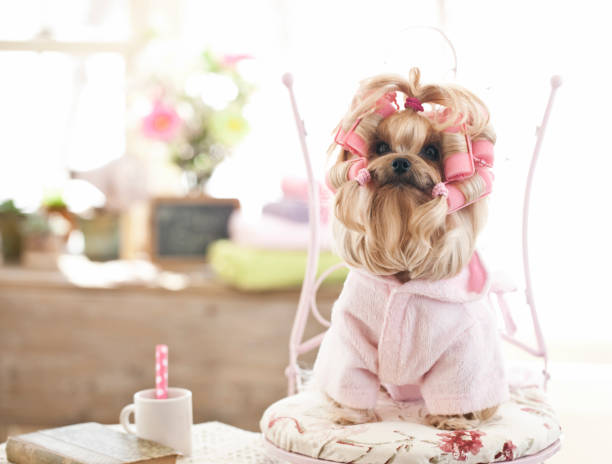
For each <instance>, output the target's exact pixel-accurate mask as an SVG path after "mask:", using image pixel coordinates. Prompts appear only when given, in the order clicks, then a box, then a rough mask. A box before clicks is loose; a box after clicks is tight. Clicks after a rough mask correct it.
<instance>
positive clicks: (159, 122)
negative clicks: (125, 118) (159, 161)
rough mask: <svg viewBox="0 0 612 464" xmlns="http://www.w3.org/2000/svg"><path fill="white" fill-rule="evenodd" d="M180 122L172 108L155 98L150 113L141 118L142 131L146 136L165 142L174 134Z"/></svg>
mask: <svg viewBox="0 0 612 464" xmlns="http://www.w3.org/2000/svg"><path fill="white" fill-rule="evenodd" d="M181 122H182V121H181V118H180V117H179V115H178V114H177V112H176V111H175V110H174V108H172V107H170V106H166V105H164V103H162V102H161V101H160V100H156V101H155V104H154V105H153V110H152V111H151V113H150V114H149V115H148V116H146V117H145V118H144V119H143V120H142V132H143V133H144V135H146V136H147V137H150V138H152V139H157V140H163V141H165V142H167V141H168V140H170V139H172V138H173V137H174V136H175V135H176V133H177V132H178V130H179V129H180V127H181Z"/></svg>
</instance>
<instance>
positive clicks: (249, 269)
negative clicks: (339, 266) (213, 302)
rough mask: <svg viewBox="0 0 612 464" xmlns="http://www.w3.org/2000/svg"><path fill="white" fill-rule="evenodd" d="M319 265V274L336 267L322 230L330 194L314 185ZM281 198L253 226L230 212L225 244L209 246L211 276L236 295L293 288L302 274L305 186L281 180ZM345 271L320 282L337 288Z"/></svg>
mask: <svg viewBox="0 0 612 464" xmlns="http://www.w3.org/2000/svg"><path fill="white" fill-rule="evenodd" d="M318 187H319V195H320V198H321V208H320V218H321V229H320V230H321V233H320V241H319V243H320V249H321V254H320V263H319V270H320V271H323V270H325V269H327V268H328V267H329V266H331V265H333V264H335V263H338V262H340V258H339V257H337V256H336V255H334V254H332V253H331V252H330V251H329V250H330V247H331V233H330V231H329V227H328V217H329V207H328V205H329V204H330V202H331V198H332V194H331V192H330V191H329V190H328V189H327V187H326V186H324V185H322V184H320V185H319V186H318ZM282 191H283V198H282V199H281V200H279V201H277V202H273V203H269V204H267V205H265V206H264V208H263V214H262V215H261V217H260V218H258V219H257V220H249V219H248V218H247V217H245V216H244V215H243V214H242V213H241V212H240V211H235V212H234V213H233V214H232V216H231V217H230V220H229V225H228V229H229V236H230V240H222V241H219V242H216V243H214V244H213V245H211V246H210V247H209V249H208V259H209V262H210V264H211V266H212V268H213V269H214V270H215V271H216V273H217V275H218V276H219V277H220V278H221V279H223V280H224V281H225V282H226V283H228V284H230V285H232V286H234V287H237V288H240V289H242V290H272V289H280V288H287V287H298V286H299V285H300V284H301V282H302V279H303V277H304V271H305V268H306V260H307V251H308V238H309V235H310V232H309V221H308V183H307V181H306V180H304V179H297V178H285V179H283V181H282ZM345 277H346V270H344V269H343V270H341V271H337V272H334V273H332V274H331V275H330V276H329V277H328V279H327V280H326V282H342V281H343V280H344V278H345Z"/></svg>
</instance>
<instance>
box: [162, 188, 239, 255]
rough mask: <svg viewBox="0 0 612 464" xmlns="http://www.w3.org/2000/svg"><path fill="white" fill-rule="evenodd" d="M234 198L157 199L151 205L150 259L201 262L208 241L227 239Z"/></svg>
mask: <svg viewBox="0 0 612 464" xmlns="http://www.w3.org/2000/svg"><path fill="white" fill-rule="evenodd" d="M239 207H240V204H239V202H238V200H235V199H222V198H210V197H204V196H199V197H185V198H180V197H179V198H172V197H165V198H156V199H154V200H153V201H152V205H151V257H152V259H153V260H154V261H157V262H174V263H180V262H188V261H195V260H197V261H201V260H203V259H204V258H205V257H206V251H207V248H208V245H210V243H211V242H213V241H215V240H217V239H220V238H227V237H228V230H227V224H228V220H229V217H230V214H231V213H232V211H234V210H235V209H237V208H239Z"/></svg>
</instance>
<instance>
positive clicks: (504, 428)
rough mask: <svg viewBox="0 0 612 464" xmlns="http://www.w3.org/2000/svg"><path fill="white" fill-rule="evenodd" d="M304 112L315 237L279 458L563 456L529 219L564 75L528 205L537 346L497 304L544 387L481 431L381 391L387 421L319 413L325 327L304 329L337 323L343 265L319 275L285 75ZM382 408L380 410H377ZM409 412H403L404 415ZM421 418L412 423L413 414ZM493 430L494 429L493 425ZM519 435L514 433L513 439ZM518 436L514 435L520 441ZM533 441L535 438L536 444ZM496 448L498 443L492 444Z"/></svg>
mask: <svg viewBox="0 0 612 464" xmlns="http://www.w3.org/2000/svg"><path fill="white" fill-rule="evenodd" d="M283 82H284V84H285V85H286V86H287V88H288V90H289V95H290V99H291V103H292V107H293V112H294V116H295V118H296V122H297V126H298V133H299V138H300V143H301V146H302V152H303V155H304V162H305V165H306V173H307V177H308V181H309V199H310V201H309V214H310V241H309V250H308V261H307V267H306V273H305V276H304V283H303V286H302V291H301V294H300V299H299V303H298V308H297V312H296V316H295V320H294V324H293V328H292V331H291V339H290V343H289V366H288V367H287V370H286V375H287V377H288V380H289V395H290V396H288V397H287V398H284V399H283V400H280V401H279V402H277V403H275V404H273V405H271V406H270V407H269V408H268V410H267V411H266V413H264V416H263V418H262V421H261V428H262V432H263V434H264V437H265V438H266V446H267V450H268V452H269V454H270V455H271V456H274V457H277V458H280V459H283V460H286V461H289V462H292V463H297V464H306V463H308V464H312V463H329V462H330V461H331V462H369V463H380V464H389V463H391V462H393V463H394V464H398V463H406V464H408V463H421V462H423V463H443V462H456V461H458V462H466V463H467V462H474V463H476V462H478V463H482V462H483V461H482V459H487V461H486V462H494V461H495V462H499V461H504V462H506V461H507V462H513V463H531V464H535V463H541V462H543V461H544V460H545V459H547V458H549V457H550V456H552V455H553V454H555V453H556V452H557V451H558V450H559V449H560V446H561V443H560V434H561V431H560V427H559V425H558V422H557V420H556V416H555V415H554V412H553V411H552V410H551V409H550V407H549V406H548V405H547V404H546V402H545V397H544V396H543V395H542V393H541V391H542V390H543V391H545V390H546V384H547V382H548V379H549V374H548V355H547V351H546V344H545V341H544V336H543V334H542V329H541V327H540V323H539V320H538V315H537V311H536V306H535V301H534V295H533V288H532V283H531V273H530V269H529V247H528V224H529V203H530V196H531V186H532V183H533V176H534V171H535V167H536V164H537V160H538V156H539V153H540V147H541V144H542V140H543V137H544V133H545V129H546V126H547V123H548V119H549V116H550V112H551V109H552V104H553V100H554V97H555V93H556V90H557V89H558V87H559V86H560V85H561V79H560V78H559V77H558V76H554V77H553V78H552V79H551V92H550V96H549V100H548V104H547V107H546V110H545V113H544V117H543V120H542V124H541V125H540V126H539V127H538V131H537V139H536V144H535V148H534V152H533V157H532V160H531V165H530V168H529V174H528V177H527V183H526V188H525V196H524V204H523V266H524V272H525V279H526V299H527V304H528V306H529V310H530V314H531V319H532V322H533V329H534V332H535V337H536V342H537V343H536V346H535V347H533V346H529V345H528V344H525V343H523V342H522V341H520V340H518V339H517V338H516V337H515V331H516V327H515V325H514V323H513V321H512V318H511V317H510V311H509V308H508V305H507V303H506V301H505V299H504V296H503V293H502V292H501V291H497V292H496V293H495V294H492V295H490V296H494V297H496V300H497V304H498V306H499V308H500V310H501V312H502V316H503V320H504V321H505V329H504V331H503V332H502V334H501V335H502V337H503V339H505V340H506V341H508V342H509V343H511V344H513V345H515V346H517V347H518V348H520V349H522V350H524V351H526V352H527V353H529V354H531V355H533V356H535V357H538V358H540V359H542V361H543V365H544V366H543V370H542V375H543V380H542V387H541V388H540V387H537V386H534V385H528V386H524V387H521V388H518V389H517V390H515V391H514V392H513V393H512V399H511V401H510V402H509V404H508V405H502V407H501V408H500V411H499V414H500V415H501V417H502V420H501V421H497V422H496V421H495V420H492V421H491V424H490V425H489V426H488V428H487V427H484V428H479V431H456V432H444V431H440V430H437V429H435V428H432V427H428V426H426V425H424V424H422V421H419V417H418V416H419V415H420V414H422V413H423V409H422V407H419V406H418V405H402V404H398V403H395V402H393V401H392V400H391V399H390V398H388V397H386V396H385V395H384V393H381V399H380V401H379V405H380V408H381V411H382V413H381V415H382V417H383V423H382V424H380V423H378V424H371V425H354V426H338V425H335V424H333V423H331V421H327V422H326V421H325V416H324V415H321V414H317V402H318V401H320V397H319V396H318V395H316V394H314V393H313V392H308V391H301V387H302V379H303V376H302V374H303V371H302V370H301V369H300V367H299V365H298V358H299V356H300V355H303V354H304V353H307V352H309V351H311V350H314V349H316V348H317V347H318V346H319V344H320V343H321V340H322V338H323V335H324V333H322V334H319V335H317V336H315V337H313V338H310V339H308V340H304V330H305V327H306V323H307V320H308V315H309V313H312V315H313V317H314V318H315V319H316V320H317V321H318V322H319V323H321V325H323V326H324V327H326V328H327V327H329V322H328V321H327V320H326V319H325V318H324V317H323V316H322V315H321V314H320V312H319V310H318V308H317V303H316V294H317V290H318V288H319V286H320V285H321V283H322V282H323V281H324V280H325V278H326V277H327V276H328V275H329V274H330V273H331V272H333V271H335V270H336V269H338V268H339V267H341V266H342V265H343V264H339V265H336V266H333V267H332V268H330V269H328V270H326V271H325V272H323V273H322V274H321V275H320V276H319V277H318V279H317V278H316V270H317V260H318V254H319V227H320V226H319V214H318V211H319V194H318V188H317V187H316V183H315V179H314V176H313V172H312V166H311V163H310V156H309V153H308V147H307V144H306V137H305V136H306V133H305V130H304V125H303V121H302V120H301V118H300V115H299V112H298V109H297V104H296V101H295V97H294V94H293V90H292V83H293V78H292V76H291V75H290V74H286V75H284V76H283ZM377 412H378V408H377ZM402 414H403V415H402ZM410 417H412V418H414V420H413V421H412V422H411V421H410V420H409V419H408V418H410ZM540 426H542V427H543V428H544V429H545V430H539V429H536V430H535V432H534V436H537V437H536V438H534V437H531V438H530V437H527V436H526V435H525V433H527V432H526V429H529V428H530V427H540ZM485 430H486V431H485ZM513 437H514V438H513ZM513 440H514V441H513ZM530 440H531V442H530ZM488 447H490V448H491V449H488Z"/></svg>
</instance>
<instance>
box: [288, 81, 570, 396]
mask: <svg viewBox="0 0 612 464" xmlns="http://www.w3.org/2000/svg"><path fill="white" fill-rule="evenodd" d="M282 80H283V83H284V84H285V86H286V87H287V89H288V91H289V98H290V100H291V106H292V109H293V115H294V117H295V122H296V125H297V130H298V135H299V139H300V144H301V147H302V153H303V156H304V164H305V166H306V176H307V179H308V200H309V201H308V214H309V241H308V259H307V264H306V272H305V274H304V282H303V284H302V291H301V293H300V299H299V302H298V307H297V311H296V314H295V319H294V322H293V328H292V330H291V337H290V340H289V366H287V369H286V371H285V374H286V375H287V378H288V381H289V394H290V395H293V394H295V393H296V391H297V390H298V388H299V386H300V383H301V381H302V376H301V371H300V367H299V365H298V358H299V356H300V355H302V354H304V353H307V352H309V351H311V350H313V349H315V348H317V347H318V346H319V345H320V344H321V340H322V339H323V336H324V335H325V332H323V333H320V334H319V335H316V336H314V337H312V338H310V339H308V340H304V330H305V328H306V323H307V322H308V315H309V313H310V312H312V315H313V316H314V318H315V319H316V320H317V321H318V322H319V323H320V324H321V325H323V326H324V327H325V328H327V327H329V324H330V323H329V321H327V320H326V319H325V318H324V317H323V316H321V313H320V312H319V309H318V307H317V301H316V296H317V291H318V289H319V286H320V285H321V283H322V282H323V281H324V280H325V279H326V278H327V276H328V275H329V274H331V273H332V272H334V271H335V270H337V269H339V268H340V267H342V266H344V264H343V263H339V264H336V265H334V266H332V267H330V268H329V269H327V270H325V271H324V272H323V273H322V274H321V275H320V276H319V278H318V279H317V277H316V273H317V267H318V258H319V244H320V215H319V204H320V199H319V189H318V185H317V182H316V180H315V178H314V175H313V172H312V165H311V163H310V155H309V153H308V146H307V143H306V131H305V129H304V121H303V120H302V119H301V117H300V113H299V111H298V107H297V102H296V99H295V95H294V93H293V76H292V75H291V74H289V73H286V74H285V75H283V79H282ZM550 83H551V90H550V95H549V97H548V103H547V105H546V110H545V111H544V116H543V118H542V123H541V124H540V125H539V126H538V128H537V131H536V134H537V137H536V143H535V147H534V150H533V155H532V158H531V164H530V166H529V173H528V175H527V182H526V186H525V196H524V201H523V268H524V272H525V293H526V299H527V304H528V306H529V309H530V314H531V319H532V323H533V329H534V333H535V337H536V346H535V347H533V346H530V345H528V344H526V343H524V342H522V341H520V340H518V339H517V338H516V337H515V332H516V325H515V324H514V322H513V320H512V317H511V314H510V309H509V307H508V304H507V302H506V300H505V298H504V291H503V290H496V291H493V292H492V294H493V295H495V296H496V299H497V304H498V306H499V308H500V310H501V312H502V316H503V319H504V322H505V331H502V333H501V336H502V338H503V339H504V340H506V341H507V342H509V343H511V344H513V345H515V346H517V347H518V348H521V349H523V350H524V351H526V352H527V353H529V354H531V355H533V356H535V357H538V358H541V359H542V360H543V363H544V368H543V370H542V374H543V385H544V388H546V384H547V382H548V379H549V377H550V376H549V374H548V353H547V350H546V343H545V340H544V335H543V333H542V329H541V326H540V322H539V319H538V314H537V310H536V305H535V299H534V294H533V286H532V282H531V271H530V268H529V233H528V232H529V204H530V200H531V187H532V184H533V176H534V172H535V168H536V165H537V161H538V157H539V155H540V148H541V146H542V141H543V140H544V134H545V132H546V126H547V125H548V119H549V117H550V113H551V110H552V105H553V101H554V97H555V94H556V92H557V89H558V88H559V86H560V85H561V78H560V77H559V76H553V77H552V78H551V81H550ZM493 295H490V296H493Z"/></svg>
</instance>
